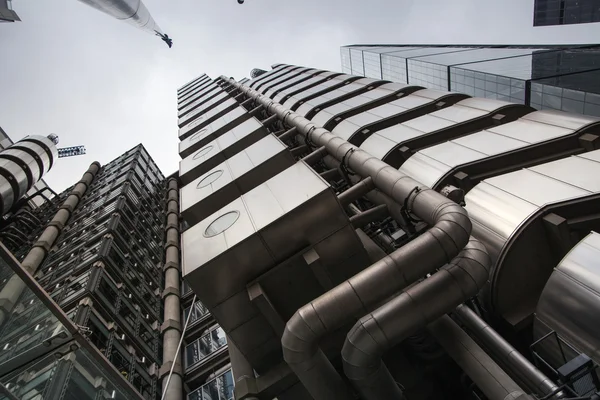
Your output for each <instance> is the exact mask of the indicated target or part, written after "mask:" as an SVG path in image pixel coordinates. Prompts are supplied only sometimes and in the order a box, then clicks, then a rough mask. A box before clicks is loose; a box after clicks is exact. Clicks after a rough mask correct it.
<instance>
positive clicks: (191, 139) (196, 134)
mask: <svg viewBox="0 0 600 400" xmlns="http://www.w3.org/2000/svg"><path fill="white" fill-rule="evenodd" d="M207 130H208V129H202V130H201V131H200V132H198V133H194V135H193V136H192V137H191V138H190V141H191V142H195V141H196V140H200V138H202V136H204V134H205V133H206V131H207Z"/></svg>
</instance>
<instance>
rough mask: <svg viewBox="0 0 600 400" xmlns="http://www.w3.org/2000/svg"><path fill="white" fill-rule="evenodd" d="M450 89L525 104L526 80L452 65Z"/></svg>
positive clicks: (475, 95)
mask: <svg viewBox="0 0 600 400" xmlns="http://www.w3.org/2000/svg"><path fill="white" fill-rule="evenodd" d="M450 89H451V90H452V91H455V92H460V93H465V94H468V95H470V96H474V97H485V98H487V99H496V100H503V101H510V102H513V103H520V104H525V81H524V80H521V79H511V78H507V77H503V76H499V75H493V74H484V73H482V72H476V71H471V70H468V69H463V68H458V67H451V68H450Z"/></svg>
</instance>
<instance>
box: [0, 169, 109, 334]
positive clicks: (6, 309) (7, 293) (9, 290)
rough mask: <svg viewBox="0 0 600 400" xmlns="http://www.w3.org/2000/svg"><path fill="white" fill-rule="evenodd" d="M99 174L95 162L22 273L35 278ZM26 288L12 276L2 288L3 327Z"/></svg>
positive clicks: (25, 262)
mask: <svg viewBox="0 0 600 400" xmlns="http://www.w3.org/2000/svg"><path fill="white" fill-rule="evenodd" d="M98 171H100V163H99V162H98V161H94V162H93V163H92V164H91V165H90V167H89V168H88V170H87V171H86V172H85V173H84V174H83V176H82V177H81V179H80V180H79V182H77V184H76V185H75V186H74V187H73V190H71V193H70V194H69V196H67V198H66V199H65V201H64V202H63V204H62V205H61V206H60V208H59V210H58V211H57V212H56V214H55V215H54V217H53V218H52V220H51V221H50V222H49V223H48V225H47V226H46V228H45V229H44V231H42V233H41V235H40V236H39V237H38V239H37V241H36V242H35V243H34V244H33V247H32V248H31V250H30V251H29V253H27V255H26V256H25V258H24V259H23V261H22V262H21V266H22V267H23V269H24V270H25V271H27V272H28V273H30V274H31V275H32V276H33V275H35V273H36V271H37V270H38V268H39V267H40V265H41V264H42V262H44V260H45V259H46V256H47V254H48V252H49V251H50V249H51V248H52V246H54V243H55V242H56V239H57V238H58V236H59V235H60V233H61V232H62V230H63V228H64V226H65V225H66V224H67V222H68V221H69V219H70V218H71V215H72V214H73V211H74V210H75V208H76V207H77V205H78V204H79V202H80V200H81V198H82V197H83V195H84V194H85V192H86V191H87V190H88V188H89V186H90V185H91V183H92V181H93V180H94V178H95V177H96V174H97V173H98ZM24 288H25V283H24V282H23V280H22V279H20V278H19V277H18V276H16V275H13V276H12V277H11V278H10V279H9V280H8V282H7V283H6V285H5V286H4V287H3V288H2V291H0V326H2V325H3V324H4V322H5V321H6V317H7V316H8V315H9V314H10V312H11V311H12V308H13V307H14V306H15V304H16V303H17V300H18V299H19V297H20V296H21V293H22V292H23V289H24Z"/></svg>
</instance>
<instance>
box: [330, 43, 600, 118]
mask: <svg viewBox="0 0 600 400" xmlns="http://www.w3.org/2000/svg"><path fill="white" fill-rule="evenodd" d="M340 52H341V60H342V71H343V72H344V73H351V74H354V75H361V76H365V77H369V78H375V79H385V80H390V81H392V82H399V83H408V84H411V85H418V86H422V87H425V88H430V89H438V90H451V91H455V92H461V93H465V94H468V95H470V96H476V97H485V98H489V99H497V100H505V101H510V102H515V103H521V104H525V105H530V106H532V107H534V108H536V109H539V110H548V109H550V110H561V111H568V112H573V113H578V114H585V115H591V116H600V46H585V47H581V46H579V47H556V46H547V47H546V46H494V47H485V46H477V47H475V46H420V47H418V46H410V45H406V46H377V45H373V46H344V47H342V48H341V50H340Z"/></svg>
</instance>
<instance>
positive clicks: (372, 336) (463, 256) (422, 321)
mask: <svg viewBox="0 0 600 400" xmlns="http://www.w3.org/2000/svg"><path fill="white" fill-rule="evenodd" d="M491 265H492V260H491V258H490V257H489V255H488V253H487V250H486V248H485V246H484V245H483V244H482V243H480V242H479V241H477V240H476V239H474V238H471V240H470V241H469V243H468V244H467V246H466V247H465V248H464V249H463V250H462V251H461V252H460V254H459V255H458V257H456V258H454V260H452V262H451V263H449V264H448V265H446V266H444V268H442V269H440V270H439V271H438V272H436V273H435V274H433V275H432V276H431V277H430V278H428V279H425V280H423V281H422V282H420V283H418V284H416V285H414V286H412V287H410V288H409V289H407V290H406V291H405V292H403V293H402V294H400V295H399V296H396V297H395V298H393V299H392V300H390V301H389V302H387V303H385V304H384V305H382V306H381V307H379V308H378V309H377V310H375V311H373V312H371V313H369V314H367V315H365V316H364V317H362V318H361V319H360V320H359V321H358V322H357V323H356V324H355V325H354V327H353V328H352V329H351V330H350V332H348V335H347V337H346V342H345V343H344V347H343V349H342V361H343V364H344V372H345V373H346V376H347V377H348V379H350V381H351V382H352V384H353V385H354V387H355V388H356V390H357V391H358V392H359V393H360V394H361V398H362V399H363V400H375V399H377V400H402V398H403V396H402V390H400V388H399V387H398V385H397V384H396V382H395V380H394V378H393V377H392V375H391V374H390V372H389V371H388V369H387V367H386V366H385V364H384V363H383V361H382V360H381V357H382V356H383V354H384V353H385V352H386V351H387V350H389V349H390V348H392V347H393V346H395V345H397V344H398V343H401V342H402V341H404V340H405V339H406V338H407V337H408V336H410V335H413V334H415V333H416V332H417V331H418V330H420V329H423V328H425V327H426V326H427V324H429V323H431V322H433V321H435V320H436V319H438V318H439V317H441V316H443V315H444V314H446V313H448V312H450V311H452V310H453V309H454V308H455V307H456V306H457V305H459V304H461V303H462V302H464V301H466V300H468V299H469V298H471V297H473V296H475V295H476V294H477V293H478V292H479V290H481V288H483V286H484V285H485V284H486V282H487V280H488V278H489V270H490V268H491Z"/></svg>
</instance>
